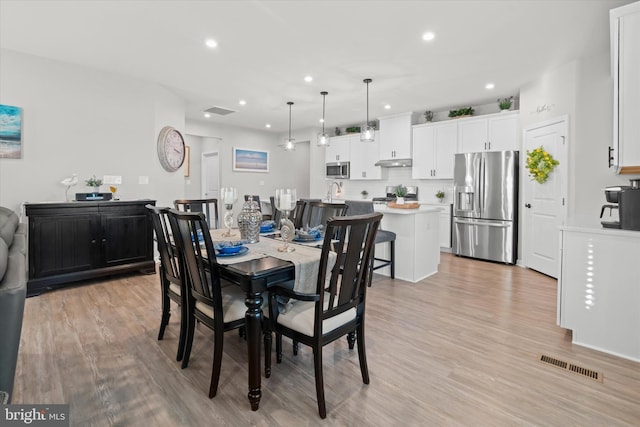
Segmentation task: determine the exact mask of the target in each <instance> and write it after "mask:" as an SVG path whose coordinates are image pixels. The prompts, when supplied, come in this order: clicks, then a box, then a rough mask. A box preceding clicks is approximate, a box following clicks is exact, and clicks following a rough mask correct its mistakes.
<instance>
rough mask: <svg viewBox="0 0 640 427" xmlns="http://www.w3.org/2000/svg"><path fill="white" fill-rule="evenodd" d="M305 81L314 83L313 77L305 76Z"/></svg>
mask: <svg viewBox="0 0 640 427" xmlns="http://www.w3.org/2000/svg"><path fill="white" fill-rule="evenodd" d="M304 81H305V82H307V83H311V82H312V81H313V77H311V76H304Z"/></svg>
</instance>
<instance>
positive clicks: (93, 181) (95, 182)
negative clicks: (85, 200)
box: [84, 175, 102, 193]
mask: <svg viewBox="0 0 640 427" xmlns="http://www.w3.org/2000/svg"><path fill="white" fill-rule="evenodd" d="M84 183H85V185H86V186H87V187H91V188H92V191H93V192H94V193H99V192H100V186H101V185H102V180H101V179H100V178H96V176H95V175H93V176H92V177H91V178H89V179H87V180H86V181H85V182H84Z"/></svg>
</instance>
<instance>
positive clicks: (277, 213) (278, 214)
mask: <svg viewBox="0 0 640 427" xmlns="http://www.w3.org/2000/svg"><path fill="white" fill-rule="evenodd" d="M269 202H270V203H271V219H272V220H273V221H274V222H275V223H276V227H277V228H280V220H281V219H282V211H281V210H280V209H278V208H277V207H276V198H275V196H270V197H269ZM290 215H291V214H290Z"/></svg>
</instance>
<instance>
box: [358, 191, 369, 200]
mask: <svg viewBox="0 0 640 427" xmlns="http://www.w3.org/2000/svg"><path fill="white" fill-rule="evenodd" d="M360 194H362V198H363V199H366V198H367V196H368V195H369V192H368V191H367V190H362V191H361V192H360Z"/></svg>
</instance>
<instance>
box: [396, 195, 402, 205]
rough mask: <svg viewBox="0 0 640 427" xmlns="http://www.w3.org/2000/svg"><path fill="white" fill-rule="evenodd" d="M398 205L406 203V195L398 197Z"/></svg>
mask: <svg viewBox="0 0 640 427" xmlns="http://www.w3.org/2000/svg"><path fill="white" fill-rule="evenodd" d="M396 205H404V197H396Z"/></svg>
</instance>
